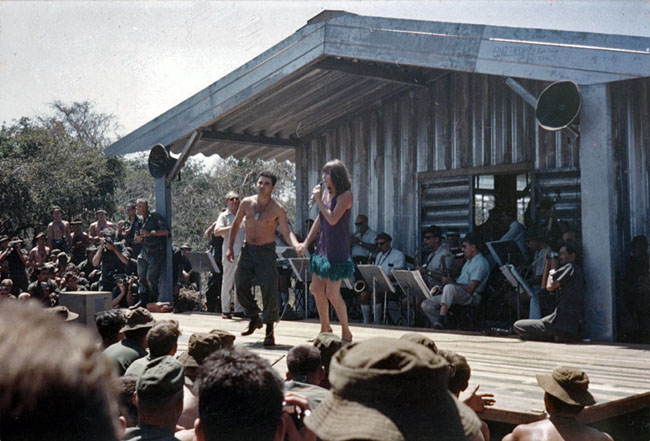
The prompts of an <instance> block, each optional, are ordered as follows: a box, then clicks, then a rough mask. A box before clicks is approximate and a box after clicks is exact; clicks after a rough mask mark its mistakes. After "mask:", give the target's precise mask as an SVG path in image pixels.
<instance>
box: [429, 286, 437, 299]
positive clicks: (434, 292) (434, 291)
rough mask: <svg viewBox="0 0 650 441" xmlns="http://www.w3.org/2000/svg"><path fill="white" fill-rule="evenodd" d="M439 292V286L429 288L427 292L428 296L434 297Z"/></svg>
mask: <svg viewBox="0 0 650 441" xmlns="http://www.w3.org/2000/svg"><path fill="white" fill-rule="evenodd" d="M439 292H440V285H434V286H433V288H431V291H429V294H431V295H432V296H435V295H436V294H438V293H439Z"/></svg>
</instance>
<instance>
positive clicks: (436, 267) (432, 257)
mask: <svg viewBox="0 0 650 441" xmlns="http://www.w3.org/2000/svg"><path fill="white" fill-rule="evenodd" d="M447 257H451V253H450V252H449V250H448V249H447V248H445V247H444V246H443V245H442V244H440V246H439V247H438V249H437V250H436V251H435V253H431V254H429V256H428V257H427V260H426V261H425V262H424V267H425V268H426V269H427V270H429V271H431V272H435V273H442V261H443V258H444V259H445V266H446V268H447V269H451V267H452V265H453V261H450V260H448V259H447Z"/></svg>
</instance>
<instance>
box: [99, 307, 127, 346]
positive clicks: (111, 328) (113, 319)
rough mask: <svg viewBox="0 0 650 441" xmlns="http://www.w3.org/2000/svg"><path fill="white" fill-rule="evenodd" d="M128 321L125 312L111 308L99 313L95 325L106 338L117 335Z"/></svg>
mask: <svg viewBox="0 0 650 441" xmlns="http://www.w3.org/2000/svg"><path fill="white" fill-rule="evenodd" d="M125 323H126V318H125V317H124V313H123V312H122V311H121V310H119V309H110V310H108V311H102V312H100V313H98V314H97V318H95V326H97V332H99V335H101V336H102V338H103V339H104V340H106V339H110V338H113V337H117V335H118V334H119V333H120V329H122V327H123V326H124V324H125Z"/></svg>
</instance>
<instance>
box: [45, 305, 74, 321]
mask: <svg viewBox="0 0 650 441" xmlns="http://www.w3.org/2000/svg"><path fill="white" fill-rule="evenodd" d="M48 311H50V313H51V314H55V315H56V316H58V317H61V318H62V319H63V320H64V321H66V322H71V321H73V320H76V319H77V318H79V314H77V313H76V312H72V311H70V310H69V309H68V308H67V307H65V306H63V305H59V306H55V307H53V308H50V309H49V310H48Z"/></svg>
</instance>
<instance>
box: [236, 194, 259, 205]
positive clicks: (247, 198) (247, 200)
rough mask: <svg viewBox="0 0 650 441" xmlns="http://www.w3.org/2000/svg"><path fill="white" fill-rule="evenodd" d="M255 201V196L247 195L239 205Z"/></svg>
mask: <svg viewBox="0 0 650 441" xmlns="http://www.w3.org/2000/svg"><path fill="white" fill-rule="evenodd" d="M253 202H255V196H246V197H245V198H244V199H242V200H241V203H240V204H239V205H240V206H242V205H245V206H249V205H250V204H252V203H253Z"/></svg>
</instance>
